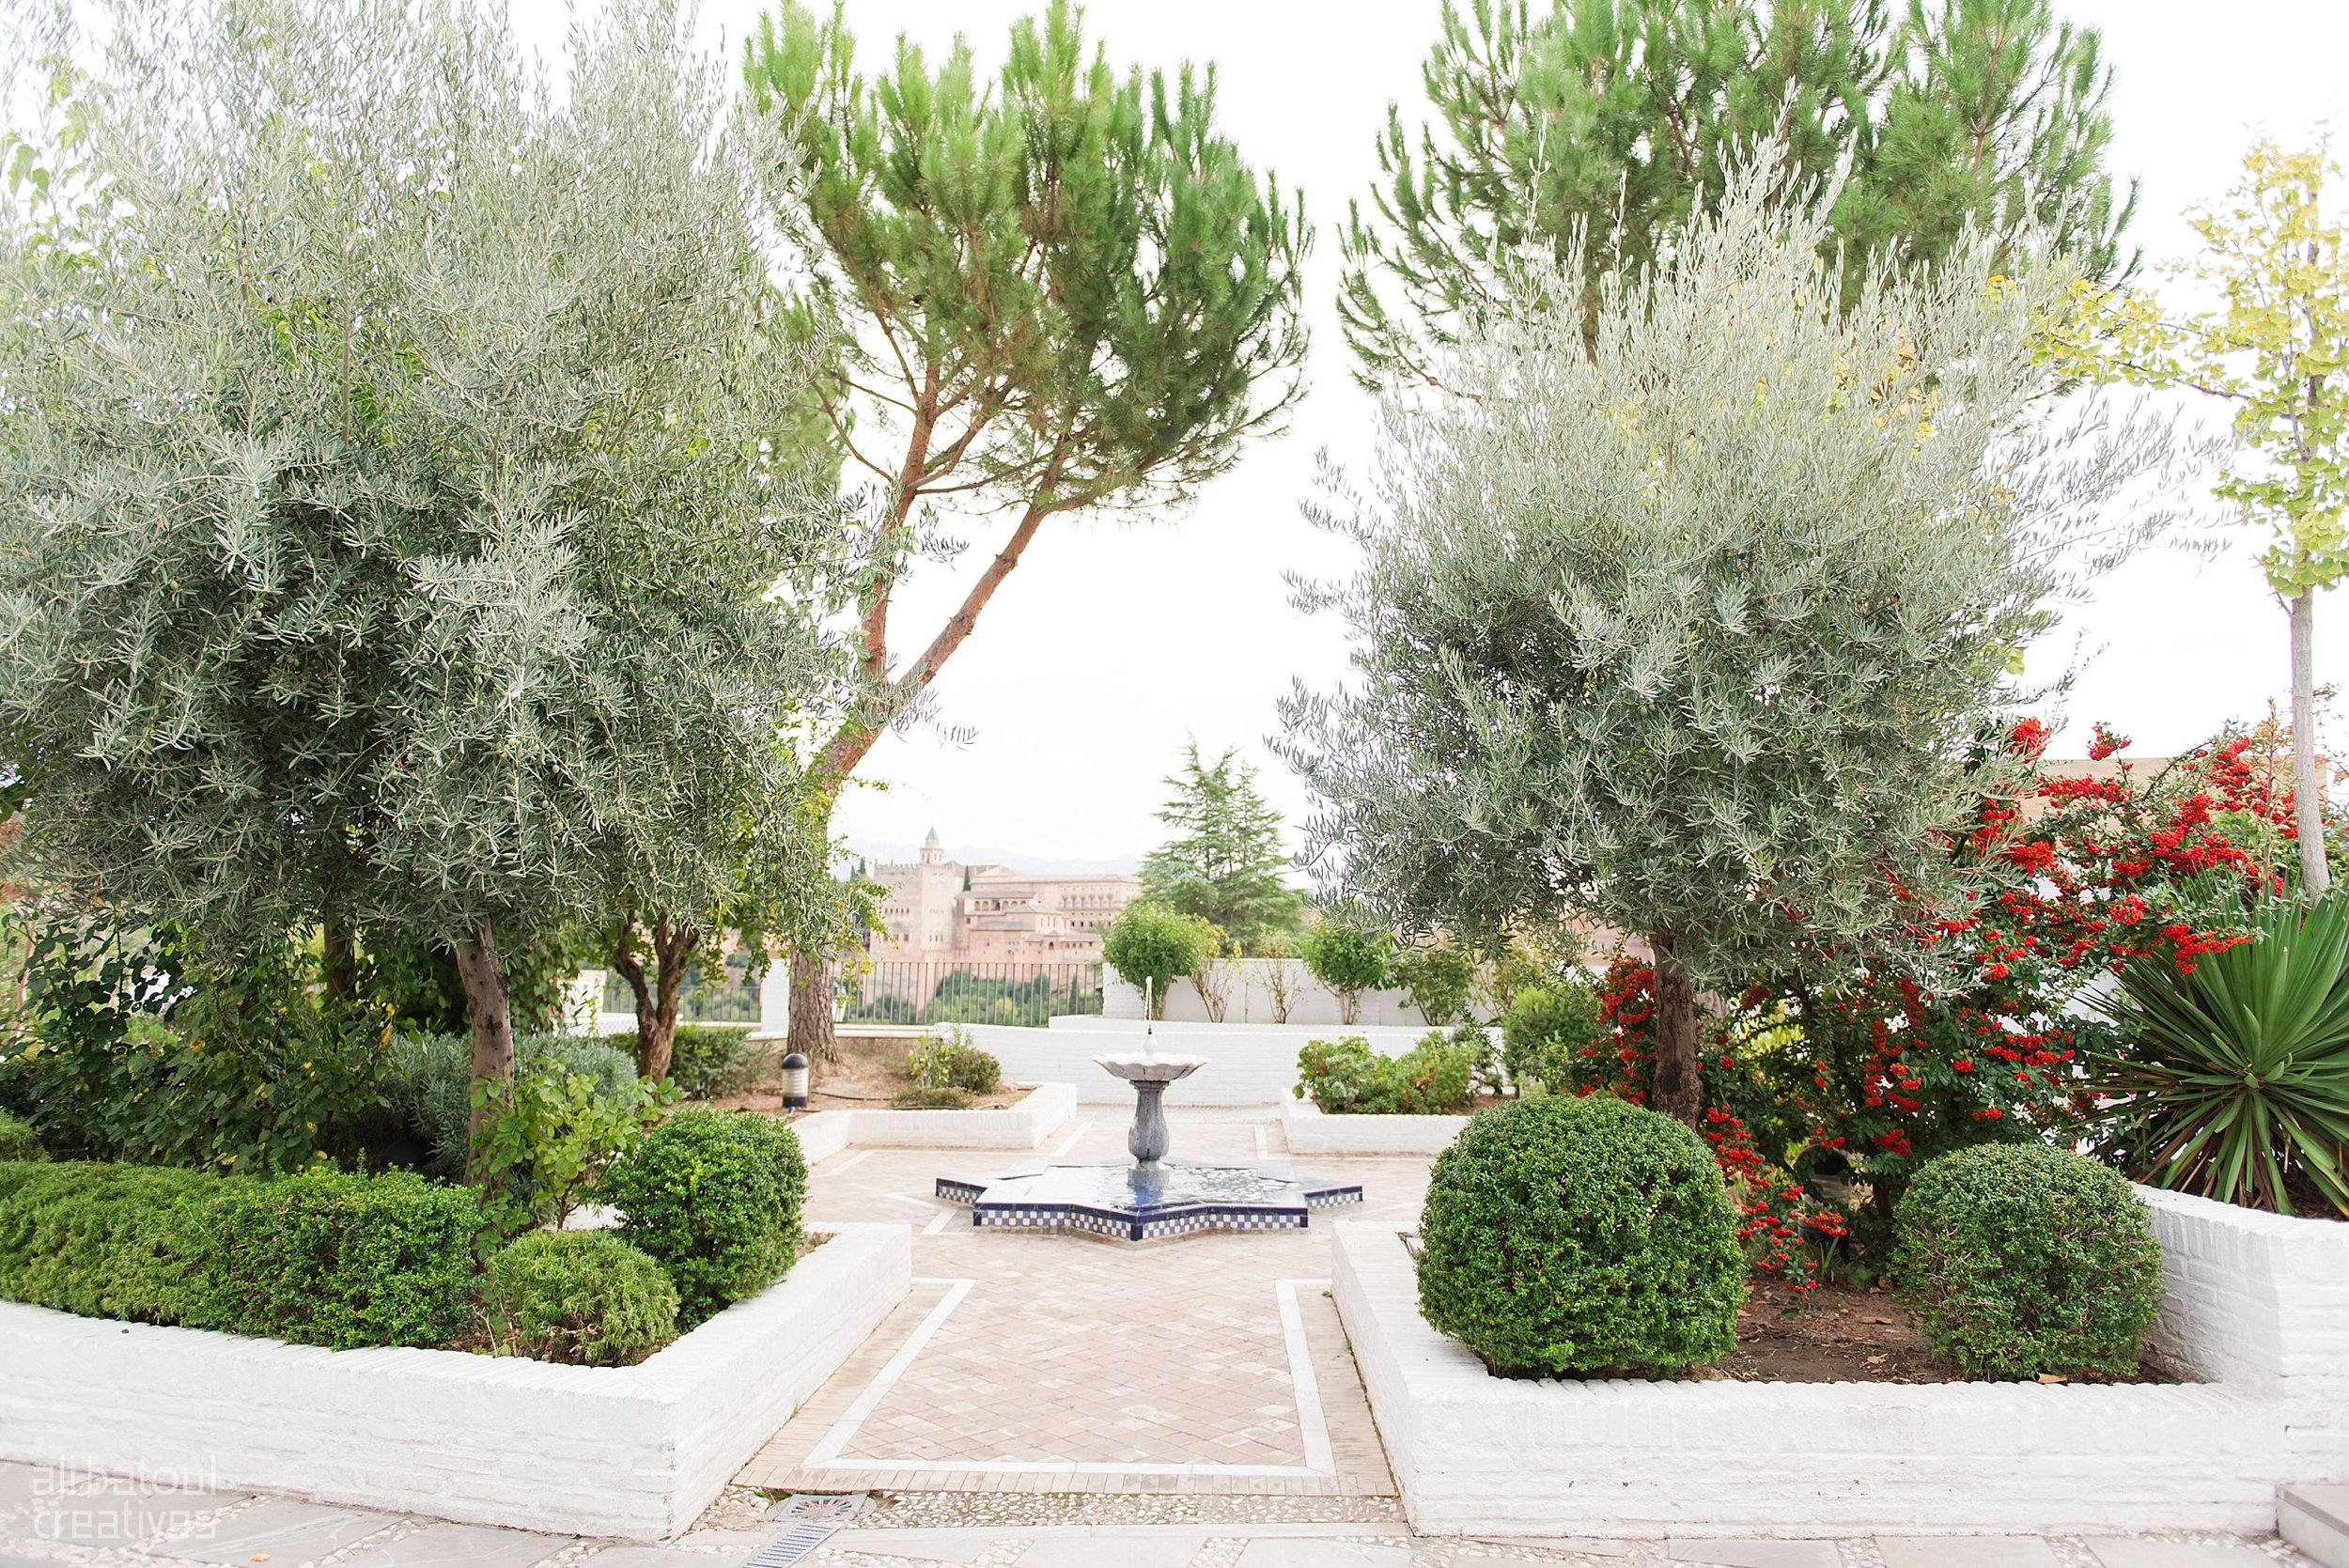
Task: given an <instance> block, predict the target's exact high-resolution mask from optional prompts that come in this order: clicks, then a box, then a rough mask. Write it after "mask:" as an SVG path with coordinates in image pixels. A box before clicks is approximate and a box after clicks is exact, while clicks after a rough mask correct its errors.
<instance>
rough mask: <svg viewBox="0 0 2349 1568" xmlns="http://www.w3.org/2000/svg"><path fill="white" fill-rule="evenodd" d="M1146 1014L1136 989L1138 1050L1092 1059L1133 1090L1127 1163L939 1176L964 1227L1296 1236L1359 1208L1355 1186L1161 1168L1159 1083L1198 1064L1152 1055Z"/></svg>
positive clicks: (1236, 1171) (1238, 1171)
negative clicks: (1332, 1210) (963, 1208)
mask: <svg viewBox="0 0 2349 1568" xmlns="http://www.w3.org/2000/svg"><path fill="white" fill-rule="evenodd" d="M1150 1012H1151V1007H1150V999H1149V992H1148V990H1147V988H1146V986H1145V989H1144V991H1143V1034H1142V1049H1141V1050H1140V1051H1139V1052H1125V1051H1118V1052H1112V1053H1111V1054H1109V1055H1106V1056H1097V1057H1095V1058H1094V1059H1093V1060H1094V1061H1095V1062H1097V1063H1099V1064H1100V1065H1101V1067H1102V1068H1103V1069H1104V1070H1105V1071H1107V1072H1109V1073H1111V1074H1112V1075H1114V1076H1116V1077H1118V1078H1122V1079H1125V1080H1126V1081H1127V1082H1128V1083H1130V1084H1132V1085H1133V1086H1134V1123H1133V1126H1131V1127H1130V1128H1128V1130H1127V1133H1126V1149H1127V1152H1128V1154H1130V1155H1132V1156H1133V1157H1134V1162H1133V1163H1132V1164H1131V1165H1124V1166H1120V1165H1047V1166H1044V1167H1043V1168H1041V1169H1040V1170H1030V1171H1022V1172H1014V1173H1013V1174H1010V1175H1006V1176H998V1177H995V1178H994V1179H993V1180H991V1181H964V1180H961V1179H958V1178H957V1177H953V1176H941V1177H940V1178H939V1179H938V1195H939V1196H940V1197H941V1198H943V1199H946V1200H947V1201H948V1202H950V1203H965V1204H968V1205H969V1206H970V1208H971V1222H972V1225H974V1226H976V1227H978V1228H979V1229H981V1230H999V1229H1000V1230H1055V1231H1081V1232H1084V1233H1086V1234H1093V1235H1103V1236H1109V1237H1112V1238H1113V1239H1116V1240H1120V1241H1157V1240H1159V1239H1161V1238H1164V1237H1168V1236H1178V1235H1190V1234H1196V1233H1198V1232H1201V1231H1301V1230H1303V1229H1304V1228H1305V1227H1306V1224H1307V1222H1308V1221H1309V1219H1310V1218H1311V1214H1312V1211H1313V1210H1315V1209H1317V1208H1328V1207H1330V1205H1332V1204H1336V1203H1361V1200H1362V1189H1361V1186H1360V1185H1358V1184H1323V1185H1308V1184H1306V1183H1303V1182H1300V1181H1299V1180H1297V1179H1296V1178H1295V1177H1293V1176H1291V1175H1290V1174H1289V1173H1288V1172H1286V1171H1285V1170H1281V1169H1278V1168H1273V1167H1261V1166H1247V1165H1237V1166H1236V1165H1191V1164H1188V1163H1170V1162H1169V1161H1168V1159H1167V1151H1168V1147H1169V1144H1170V1142H1171V1139H1170V1137H1169V1134H1168V1131H1167V1126H1166V1105H1165V1101H1166V1090H1167V1086H1168V1085H1169V1084H1171V1083H1175V1082H1176V1081H1178V1080H1180V1079H1186V1078H1189V1077H1190V1075H1191V1074H1193V1073H1195V1072H1197V1071H1198V1070H1199V1069H1200V1068H1202V1067H1204V1066H1206V1064H1207V1063H1206V1058H1205V1057H1200V1056H1160V1055H1159V1054H1158V1053H1157V1052H1156V1051H1154V1050H1153V1049H1152V1048H1151V1044H1152V1040H1153V1037H1154V1031H1153V1029H1152V1026H1151V1023H1150V1017H1149V1016H1150Z"/></svg>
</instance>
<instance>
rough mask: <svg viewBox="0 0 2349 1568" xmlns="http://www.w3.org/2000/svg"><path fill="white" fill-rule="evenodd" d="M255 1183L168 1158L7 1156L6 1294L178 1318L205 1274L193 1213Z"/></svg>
mask: <svg viewBox="0 0 2349 1568" xmlns="http://www.w3.org/2000/svg"><path fill="white" fill-rule="evenodd" d="M250 1185H252V1183H251V1181H250V1179H249V1178H246V1177H241V1176H238V1177H226V1178H224V1177H220V1176H211V1175H207V1174H205V1173H204V1172H200V1171H180V1170H175V1169H171V1168H169V1167H164V1166H149V1165H94V1164H84V1163H80V1162H70V1163H69V1162H59V1163H54V1164H53V1163H50V1162H47V1161H39V1162H26V1161H11V1162H9V1163H7V1164H0V1299H6V1300H9V1301H25V1302H30V1303H31V1304H32V1305H34V1306H36V1307H54V1308H56V1309H57V1310H58V1311H60V1312H79V1313H80V1314H82V1315H83V1316H85V1317H117V1318H127V1319H130V1320H132V1321H133V1322H139V1323H179V1322H180V1321H182V1320H183V1319H184V1318H186V1317H187V1316H188V1314H189V1312H190V1311H191V1309H192V1308H193V1307H194V1303H195V1301H196V1299H197V1297H198V1296H199V1295H200V1293H201V1291H202V1289H203V1284H204V1272H203V1269H202V1267H201V1254H200V1252H199V1251H198V1250H197V1249H196V1248H195V1246H194V1230H195V1224H194V1221H195V1220H196V1219H197V1218H198V1217H199V1216H200V1215H201V1213H202V1210H203V1209H204V1207H205V1206H206V1205H207V1204H209V1203H211V1202H213V1201H214V1200H215V1199H216V1198H217V1197H218V1195H219V1194H220V1193H221V1192H223V1191H225V1190H227V1189H230V1188H242V1187H246V1186H250Z"/></svg>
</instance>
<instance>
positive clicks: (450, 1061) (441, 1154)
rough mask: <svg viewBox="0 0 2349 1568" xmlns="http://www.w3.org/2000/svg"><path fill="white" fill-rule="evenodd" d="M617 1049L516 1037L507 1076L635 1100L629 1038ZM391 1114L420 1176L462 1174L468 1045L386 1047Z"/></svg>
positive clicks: (571, 1039)
mask: <svg viewBox="0 0 2349 1568" xmlns="http://www.w3.org/2000/svg"><path fill="white" fill-rule="evenodd" d="M628 1039H629V1041H630V1044H629V1048H626V1049H623V1048H619V1047H617V1046H614V1045H613V1044H611V1043H610V1042H609V1041H608V1040H601V1039H592V1038H589V1037H587V1036H584V1035H577V1034H518V1035H516V1036H515V1038H514V1075H515V1077H516V1078H517V1079H522V1078H528V1077H531V1076H533V1075H537V1074H540V1073H552V1074H556V1075H559V1076H564V1077H568V1076H569V1075H573V1074H583V1075H584V1076H586V1077H587V1078H589V1079H593V1080H594V1081H595V1084H596V1089H597V1093H598V1095H599V1097H600V1098H602V1099H605V1100H608V1101H610V1102H612V1103H614V1104H627V1103H630V1102H632V1101H634V1100H635V1099H636V1098H638V1097H639V1096H638V1091H637V1078H636V1054H635V1049H634V1037H633V1036H629V1037H628ZM386 1086H387V1094H388V1097H389V1099H390V1101H391V1107H392V1111H393V1113H394V1115H395V1116H396V1117H397V1118H398V1120H399V1122H400V1124H401V1125H402V1126H406V1127H407V1128H408V1129H410V1130H411V1131H412V1133H413V1134H414V1135H415V1137H416V1138H417V1139H418V1140H419V1141H421V1142H422V1143H423V1145H424V1150H425V1160H424V1172H425V1173H426V1174H427V1175H430V1176H438V1177H441V1178H443V1180H447V1181H455V1180H457V1179H458V1178H459V1176H461V1175H463V1174H464V1171H465V1136H466V1133H465V1129H466V1126H467V1125H468V1123H470V1121H471V1120H472V1116H473V1042H472V1040H470V1039H469V1038H467V1037H466V1036H465V1035H462V1034H404V1035H401V1036H400V1037H398V1038H397V1040H395V1041H394V1042H393V1043H392V1047H391V1059H390V1066H389V1070H388V1073H387V1075H386Z"/></svg>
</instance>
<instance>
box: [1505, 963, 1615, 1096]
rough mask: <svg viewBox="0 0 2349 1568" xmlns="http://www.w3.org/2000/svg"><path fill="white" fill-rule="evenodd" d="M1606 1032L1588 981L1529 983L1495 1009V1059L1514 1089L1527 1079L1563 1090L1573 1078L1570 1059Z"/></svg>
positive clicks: (1522, 1086)
mask: <svg viewBox="0 0 2349 1568" xmlns="http://www.w3.org/2000/svg"><path fill="white" fill-rule="evenodd" d="M1606 1032H1607V1024H1606V1020H1605V1019H1604V1018H1603V1017H1600V1014H1599V1006H1598V996H1597V994H1596V993H1595V992H1594V991H1593V990H1592V989H1591V988H1590V987H1589V986H1582V985H1577V984H1575V983H1573V982H1571V981H1565V982H1561V981H1551V982H1549V983H1548V984H1544V985H1539V986H1527V987H1525V988H1524V989H1522V990H1520V991H1518V992H1517V996H1516V997H1515V999H1513V1000H1512V1001H1510V1003H1509V1010H1508V1011H1507V1012H1506V1013H1504V1014H1502V1015H1501V1066H1502V1067H1504V1068H1506V1069H1507V1071H1508V1074H1509V1081H1510V1082H1511V1083H1513V1084H1515V1085H1516V1086H1517V1092H1518V1093H1520V1094H1522V1093H1524V1092H1525V1089H1526V1087H1527V1085H1528V1084H1532V1083H1538V1084H1540V1085H1541V1086H1542V1087H1543V1088H1545V1089H1553V1090H1563V1089H1564V1088H1566V1087H1567V1086H1568V1085H1570V1084H1572V1083H1574V1082H1575V1081H1576V1071H1575V1063H1576V1062H1577V1061H1578V1060H1579V1059H1581V1056H1582V1053H1583V1052H1584V1051H1585V1050H1589V1049H1593V1048H1595V1047H1596V1046H1597V1044H1598V1042H1599V1041H1600V1040H1601V1039H1602V1038H1603V1037H1604V1036H1605V1035H1606Z"/></svg>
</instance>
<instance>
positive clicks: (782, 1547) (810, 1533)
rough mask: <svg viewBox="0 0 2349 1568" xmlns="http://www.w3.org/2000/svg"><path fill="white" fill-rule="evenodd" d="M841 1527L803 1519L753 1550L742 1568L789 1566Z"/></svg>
mask: <svg viewBox="0 0 2349 1568" xmlns="http://www.w3.org/2000/svg"><path fill="white" fill-rule="evenodd" d="M838 1529H840V1527H839V1526H838V1525H837V1524H832V1523H829V1522H827V1521H825V1520H822V1519H801V1520H799V1521H798V1522H796V1523H795V1524H793V1525H792V1527H791V1528H790V1529H786V1530H785V1531H784V1532H783V1533H782V1534H781V1535H778V1536H776V1537H775V1538H774V1539H773V1540H772V1541H770V1542H768V1543H767V1544H766V1545H763V1546H761V1547H759V1548H758V1550H756V1551H754V1552H753V1553H752V1554H751V1555H750V1557H749V1559H748V1560H746V1561H744V1563H743V1564H742V1568H789V1565H790V1564H791V1563H794V1562H797V1561H799V1560H800V1559H801V1558H803V1557H805V1556H806V1555H807V1554H808V1553H810V1552H812V1551H814V1550H815V1549H816V1548H817V1547H818V1546H820V1545H823V1544H824V1543H825V1542H827V1541H829V1540H831V1539H832V1535H833V1533H834V1532H835V1531H837V1530H838Z"/></svg>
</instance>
